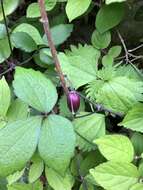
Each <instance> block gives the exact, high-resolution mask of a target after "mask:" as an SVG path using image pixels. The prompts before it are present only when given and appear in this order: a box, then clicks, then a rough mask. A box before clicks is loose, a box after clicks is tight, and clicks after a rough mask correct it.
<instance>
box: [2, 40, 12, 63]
mask: <svg viewBox="0 0 143 190" xmlns="http://www.w3.org/2000/svg"><path fill="white" fill-rule="evenodd" d="M10 54H11V51H10V48H9V44H8V39H7V37H5V38H3V39H1V40H0V63H2V62H4V61H5V60H6V59H7V58H8V57H9V56H10Z"/></svg>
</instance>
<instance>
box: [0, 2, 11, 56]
mask: <svg viewBox="0 0 143 190" xmlns="http://www.w3.org/2000/svg"><path fill="white" fill-rule="evenodd" d="M0 2H1V9H2V14H3V19H4V24H5V28H6V33H7V39H8V43H9V48H10V51H11V55H13V50H12V45H11V39H10V34H9V29H8V24H7V20H6V15H5V10H4V5H3V0H0Z"/></svg>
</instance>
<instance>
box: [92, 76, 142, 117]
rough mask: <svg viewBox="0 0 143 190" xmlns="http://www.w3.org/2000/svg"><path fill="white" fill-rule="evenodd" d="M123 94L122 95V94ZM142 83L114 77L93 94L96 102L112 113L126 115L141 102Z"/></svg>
mask: <svg viewBox="0 0 143 190" xmlns="http://www.w3.org/2000/svg"><path fill="white" fill-rule="evenodd" d="M123 92H124V93H123ZM142 93H143V82H139V81H135V80H132V79H128V78H127V77H115V78H113V79H111V80H109V82H105V83H104V85H103V86H102V87H101V88H100V89H99V90H98V93H97V94H95V96H96V101H97V102H98V103H100V104H102V105H103V106H104V107H105V108H108V109H110V110H112V111H114V112H120V113H123V114H124V113H127V112H128V110H129V109H131V108H132V107H133V106H134V105H135V104H137V103H138V101H142V100H143V95H142Z"/></svg>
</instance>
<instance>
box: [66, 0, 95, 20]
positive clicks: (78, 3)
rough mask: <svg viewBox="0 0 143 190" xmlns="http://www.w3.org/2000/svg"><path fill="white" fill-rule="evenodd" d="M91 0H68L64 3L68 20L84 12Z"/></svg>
mask: <svg viewBox="0 0 143 190" xmlns="http://www.w3.org/2000/svg"><path fill="white" fill-rule="evenodd" d="M90 3H91V0H68V2H67V5H66V13H67V16H68V19H69V21H70V22H71V21H72V20H74V19H75V18H77V17H79V16H81V15H82V14H83V13H85V12H86V11H87V9H88V7H89V6H90Z"/></svg>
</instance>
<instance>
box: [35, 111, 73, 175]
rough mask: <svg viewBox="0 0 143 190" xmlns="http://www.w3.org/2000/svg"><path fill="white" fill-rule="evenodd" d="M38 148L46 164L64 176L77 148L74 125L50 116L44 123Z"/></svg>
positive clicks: (62, 118) (60, 118)
mask: <svg viewBox="0 0 143 190" xmlns="http://www.w3.org/2000/svg"><path fill="white" fill-rule="evenodd" d="M38 148H39V152H40V156H41V157H42V158H43V160H44V161H45V164H46V165H47V166H48V167H50V168H52V169H54V170H55V171H57V172H58V173H61V174H63V173H64V172H65V171H66V169H67V167H68V165H69V163H70V159H71V157H72V156H73V153H74V148H75V134H74V131H73V126H72V123H71V122H70V121H69V120H67V119H65V118H64V117H61V116H57V115H49V116H48V118H47V119H45V120H44V122H43V126H42V131H41V136H40V141H39V145H38Z"/></svg>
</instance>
